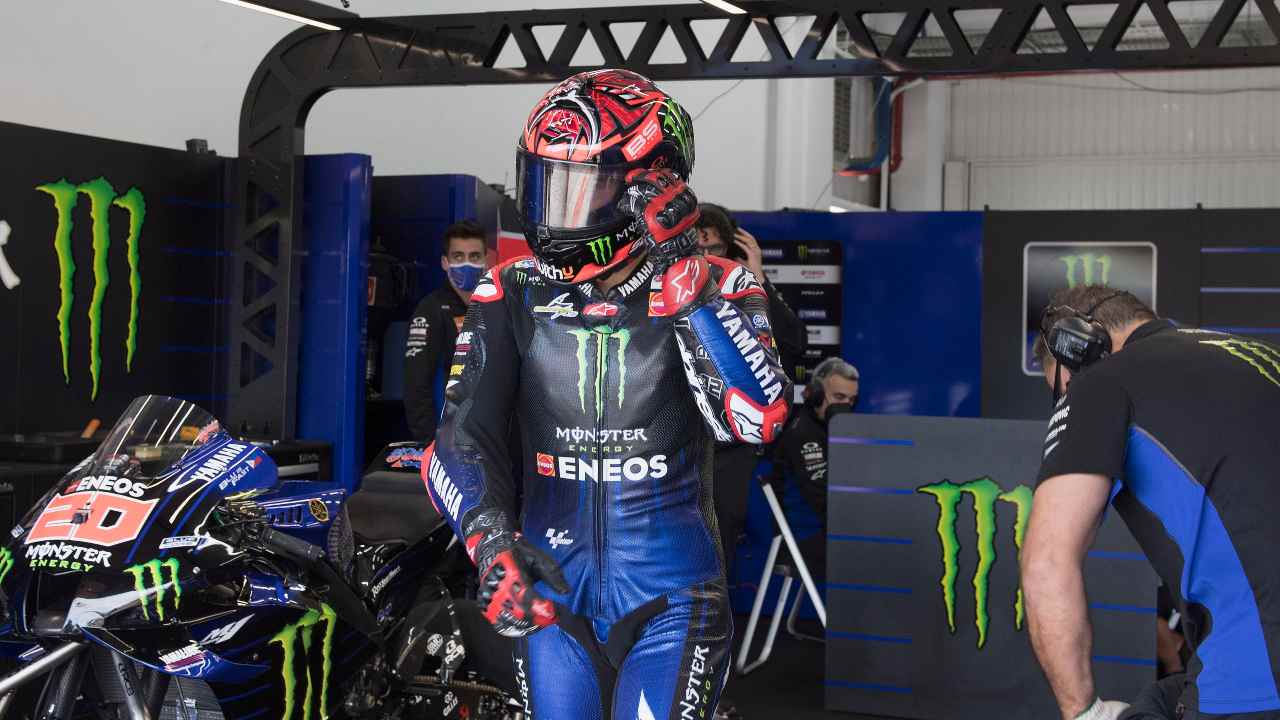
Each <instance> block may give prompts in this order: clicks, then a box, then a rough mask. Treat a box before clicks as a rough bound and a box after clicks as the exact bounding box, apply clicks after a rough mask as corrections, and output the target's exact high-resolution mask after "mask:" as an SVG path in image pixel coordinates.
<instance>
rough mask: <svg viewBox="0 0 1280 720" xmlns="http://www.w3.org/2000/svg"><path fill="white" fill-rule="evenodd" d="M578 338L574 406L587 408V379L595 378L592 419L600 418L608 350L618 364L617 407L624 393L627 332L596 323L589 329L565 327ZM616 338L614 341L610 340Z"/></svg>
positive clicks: (607, 367) (624, 395) (602, 412)
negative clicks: (591, 357) (590, 361)
mask: <svg viewBox="0 0 1280 720" xmlns="http://www.w3.org/2000/svg"><path fill="white" fill-rule="evenodd" d="M566 332H568V333H569V334H570V335H572V336H573V337H574V338H575V339H577V341H578V352H577V358H578V407H579V408H580V409H581V410H582V412H584V413H585V412H586V411H587V378H588V376H593V377H594V378H595V398H596V419H597V420H599V419H600V418H602V417H604V390H605V387H604V385H605V375H606V374H607V373H608V370H609V354H610V352H609V351H610V349H614V350H616V352H617V363H618V409H622V403H623V401H624V400H625V399H626V395H627V345H628V344H630V343H631V331H630V330H627V329H626V328H623V329H621V330H613V329H611V328H609V327H608V326H600V327H596V328H592V329H590V330H584V329H582V328H575V329H573V330H567V331H566ZM593 340H594V341H595V342H594V353H592V354H593V355H595V372H594V373H591V371H590V370H589V365H588V350H589V348H590V346H591V345H592V341H593ZM613 341H616V342H613Z"/></svg>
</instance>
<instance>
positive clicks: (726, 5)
mask: <svg viewBox="0 0 1280 720" xmlns="http://www.w3.org/2000/svg"><path fill="white" fill-rule="evenodd" d="M702 2H704V3H706V4H708V5H710V6H711V7H715V8H720V9H721V10H723V11H725V12H727V13H729V14H730V15H746V14H747V11H746V10H743V9H742V8H740V7H738V6H737V5H734V4H733V3H731V2H725V0H702Z"/></svg>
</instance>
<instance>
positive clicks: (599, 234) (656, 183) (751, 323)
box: [423, 70, 790, 720]
mask: <svg viewBox="0 0 1280 720" xmlns="http://www.w3.org/2000/svg"><path fill="white" fill-rule="evenodd" d="M516 157H517V173H516V177H517V207H519V208H520V212H521V216H522V220H523V222H524V226H525V237H526V238H527V239H528V240H529V244H530V247H531V249H532V251H533V254H534V257H533V258H524V259H520V260H514V261H512V262H509V263H506V264H504V265H501V266H499V267H497V268H494V269H493V270H491V271H490V272H489V273H487V274H486V275H485V278H484V279H483V280H482V281H481V283H480V285H479V286H478V287H477V288H476V290H475V293H474V294H473V296H472V297H473V298H474V299H475V300H476V304H475V307H473V308H472V310H471V311H470V312H469V313H467V317H466V321H465V322H464V324H463V329H462V332H463V334H464V335H467V337H466V341H465V342H463V339H462V337H461V336H460V338H459V343H458V346H457V349H456V351H455V353H454V360H453V362H452V363H451V370H450V377H449V382H448V385H447V388H446V391H445V395H446V398H447V404H446V407H445V412H444V418H443V421H442V423H441V426H440V431H439V433H438V434H437V436H436V442H435V444H434V446H433V447H432V448H429V449H428V451H427V452H426V453H425V454H424V458H425V461H424V463H423V477H424V480H425V482H426V484H427V488H428V492H429V493H430V495H431V498H432V500H433V502H434V503H435V504H436V507H437V508H438V509H439V510H440V512H441V514H442V515H443V516H444V517H445V519H446V520H447V521H448V522H449V524H450V526H451V527H452V528H453V529H454V532H456V533H457V535H458V536H459V538H460V539H462V540H463V541H464V543H465V545H466V548H467V550H468V552H469V554H470V556H471V558H472V560H473V561H474V562H475V563H476V566H477V568H478V570H479V575H480V594H479V599H480V602H481V604H482V605H483V606H484V607H485V613H486V617H487V618H488V619H489V621H490V622H491V623H493V625H494V627H495V628H496V629H497V631H498V632H499V633H502V634H504V635H508V636H513V637H520V638H521V640H520V641H519V643H518V653H517V658H516V674H517V677H518V679H519V681H520V685H521V687H522V688H527V692H526V693H525V694H524V697H523V698H522V699H523V701H524V705H525V710H526V713H527V714H529V715H531V716H532V717H535V718H554V719H555V720H572V719H573V718H583V719H586V718H600V717H615V718H653V719H654V720H668V719H675V718H690V717H695V718H702V717H707V716H708V715H710V713H711V711H712V709H713V708H714V707H715V705H716V700H717V696H718V694H719V691H720V688H721V686H722V684H723V682H724V678H725V673H726V671H727V670H728V667H729V658H730V655H731V653H730V636H731V632H730V629H729V618H730V608H729V602H728V597H727V593H726V591H725V579H724V565H723V560H722V558H721V555H720V543H719V537H718V533H717V530H716V524H715V523H716V521H715V516H714V514H712V512H711V478H710V473H709V470H710V466H711V451H712V447H713V445H714V443H715V442H716V441H729V440H736V441H739V442H750V443H757V444H760V443H767V442H771V441H772V440H773V438H774V437H775V436H776V434H777V433H778V432H779V431H780V430H781V428H782V424H783V422H784V421H785V418H786V412H787V395H788V393H789V392H790V385H789V383H788V381H787V379H786V376H785V375H784V374H783V373H782V369H781V366H780V365H779V364H778V359H777V355H776V353H775V352H774V350H773V343H772V338H771V337H770V335H769V320H768V316H767V310H766V308H765V302H766V301H765V296H764V291H763V290H762V289H761V288H760V286H759V284H757V283H756V282H755V280H754V278H752V277H751V274H750V273H749V272H748V271H747V270H746V269H745V268H743V267H742V266H740V265H738V264H736V263H729V262H726V261H722V260H719V259H718V258H706V257H704V256H703V255H701V254H699V253H697V252H696V244H697V241H696V237H695V235H694V233H693V231H692V227H693V223H694V221H695V220H696V219H697V214H698V208H697V199H696V198H695V197H694V195H693V193H692V191H690V190H689V188H688V186H687V185H686V184H685V180H686V178H688V176H689V172H690V170H691V169H692V167H693V158H694V146H693V126H692V121H691V120H690V118H689V115H688V114H687V113H686V112H685V111H684V109H683V108H681V107H680V105H679V104H678V103H677V102H676V101H675V100H674V99H672V98H671V97H670V96H668V95H667V94H666V93H664V92H662V91H661V90H659V89H658V88H657V87H656V86H654V85H653V83H652V82H650V81H649V80H647V79H645V78H643V77H641V76H639V75H637V74H635V73H632V72H628V71H624V70H599V71H594V72H589V73H581V74H578V75H575V76H573V77H570V78H569V79H567V80H565V81H564V82H562V83H560V84H559V85H557V86H556V87H555V88H553V89H552V90H550V91H549V92H548V93H547V94H546V95H544V96H543V98H542V99H541V100H540V101H539V102H538V104H537V105H536V106H535V107H534V110H533V112H532V113H531V114H530V116H529V119H528V121H527V122H526V124H525V126H524V129H523V132H522V134H521V138H520V140H519V143H518V146H517V155H516ZM513 420H514V421H515V422H516V424H517V425H518V426H519V428H520V432H521V435H522V436H523V442H522V443H521V445H522V447H523V448H524V450H523V451H521V456H522V457H521V458H520V461H521V463H522V466H523V468H524V470H523V477H524V496H523V502H522V503H521V507H520V508H519V510H520V512H518V513H517V508H516V506H515V505H516V503H515V501H514V492H515V490H514V483H513V481H512V473H511V464H510V462H509V460H510V458H509V455H508V452H509V451H508V443H507V442H506V439H507V432H508V428H509V427H510V423H511V422H512V421H513Z"/></svg>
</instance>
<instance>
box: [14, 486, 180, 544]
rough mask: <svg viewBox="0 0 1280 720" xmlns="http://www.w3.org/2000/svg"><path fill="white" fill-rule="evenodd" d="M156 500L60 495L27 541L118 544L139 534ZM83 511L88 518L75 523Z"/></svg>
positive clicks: (117, 496)
mask: <svg viewBox="0 0 1280 720" xmlns="http://www.w3.org/2000/svg"><path fill="white" fill-rule="evenodd" d="M157 502H159V500H136V499H134V498H131V497H125V496H124V495H116V494H114V493H104V492H96V491H93V492H78V493H71V494H70V495H59V496H57V497H55V498H54V499H53V500H51V501H50V502H49V504H48V505H46V506H45V509H44V512H42V513H41V514H40V517H39V519H37V520H36V522H35V525H33V526H32V527H31V532H29V533H27V540H26V544H30V543H33V542H38V541H40V540H74V541H76V542H82V543H87V544H90V545H103V546H111V545H119V544H120V543H122V542H128V541H129V540H132V539H134V538H136V537H138V533H140V532H142V526H143V525H144V524H146V522H147V518H148V517H150V516H151V510H152V508H154V507H155V504H156V503H157ZM81 511H84V513H85V517H84V518H83V519H82V520H81V521H80V522H76V520H78V519H79V518H77V517H76V515H77V514H78V513H80V512H81Z"/></svg>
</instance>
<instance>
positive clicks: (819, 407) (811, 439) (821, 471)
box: [773, 357, 860, 577]
mask: <svg viewBox="0 0 1280 720" xmlns="http://www.w3.org/2000/svg"><path fill="white" fill-rule="evenodd" d="M859 380H860V377H859V375H858V368H856V367H854V366H853V365H851V364H849V363H847V362H845V361H844V360H842V359H840V358H838V357H832V358H827V359H826V360H823V361H822V362H821V363H819V364H818V367H816V368H814V371H813V378H812V379H810V381H809V384H808V386H807V387H805V390H804V397H805V404H804V406H803V407H800V408H797V409H796V411H795V412H794V413H792V415H791V419H790V420H789V421H788V422H787V427H786V429H784V430H783V431H782V438H781V439H780V440H779V441H778V444H777V445H776V446H775V447H774V469H773V478H774V480H775V483H774V486H775V487H780V486H781V483H779V482H777V481H778V480H781V479H782V478H784V477H789V478H791V480H792V481H793V482H795V483H796V487H797V488H798V489H799V491H800V495H801V496H802V497H804V499H805V502H806V503H808V505H809V507H810V509H812V510H813V513H814V515H816V516H817V517H818V520H819V521H820V522H821V523H822V531H821V532H819V533H816V534H814V535H811V536H809V537H807V538H799V539H797V542H798V544H799V545H800V552H801V553H802V554H803V555H804V558H805V562H806V563H807V564H808V566H809V572H810V573H811V574H812V575H814V576H815V577H821V576H824V575H825V574H826V557H827V544H826V538H827V457H828V453H827V425H828V424H829V423H830V422H831V418H833V417H835V416H836V415H839V414H841V413H847V412H853V409H854V407H856V406H857V404H858V386H859Z"/></svg>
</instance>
